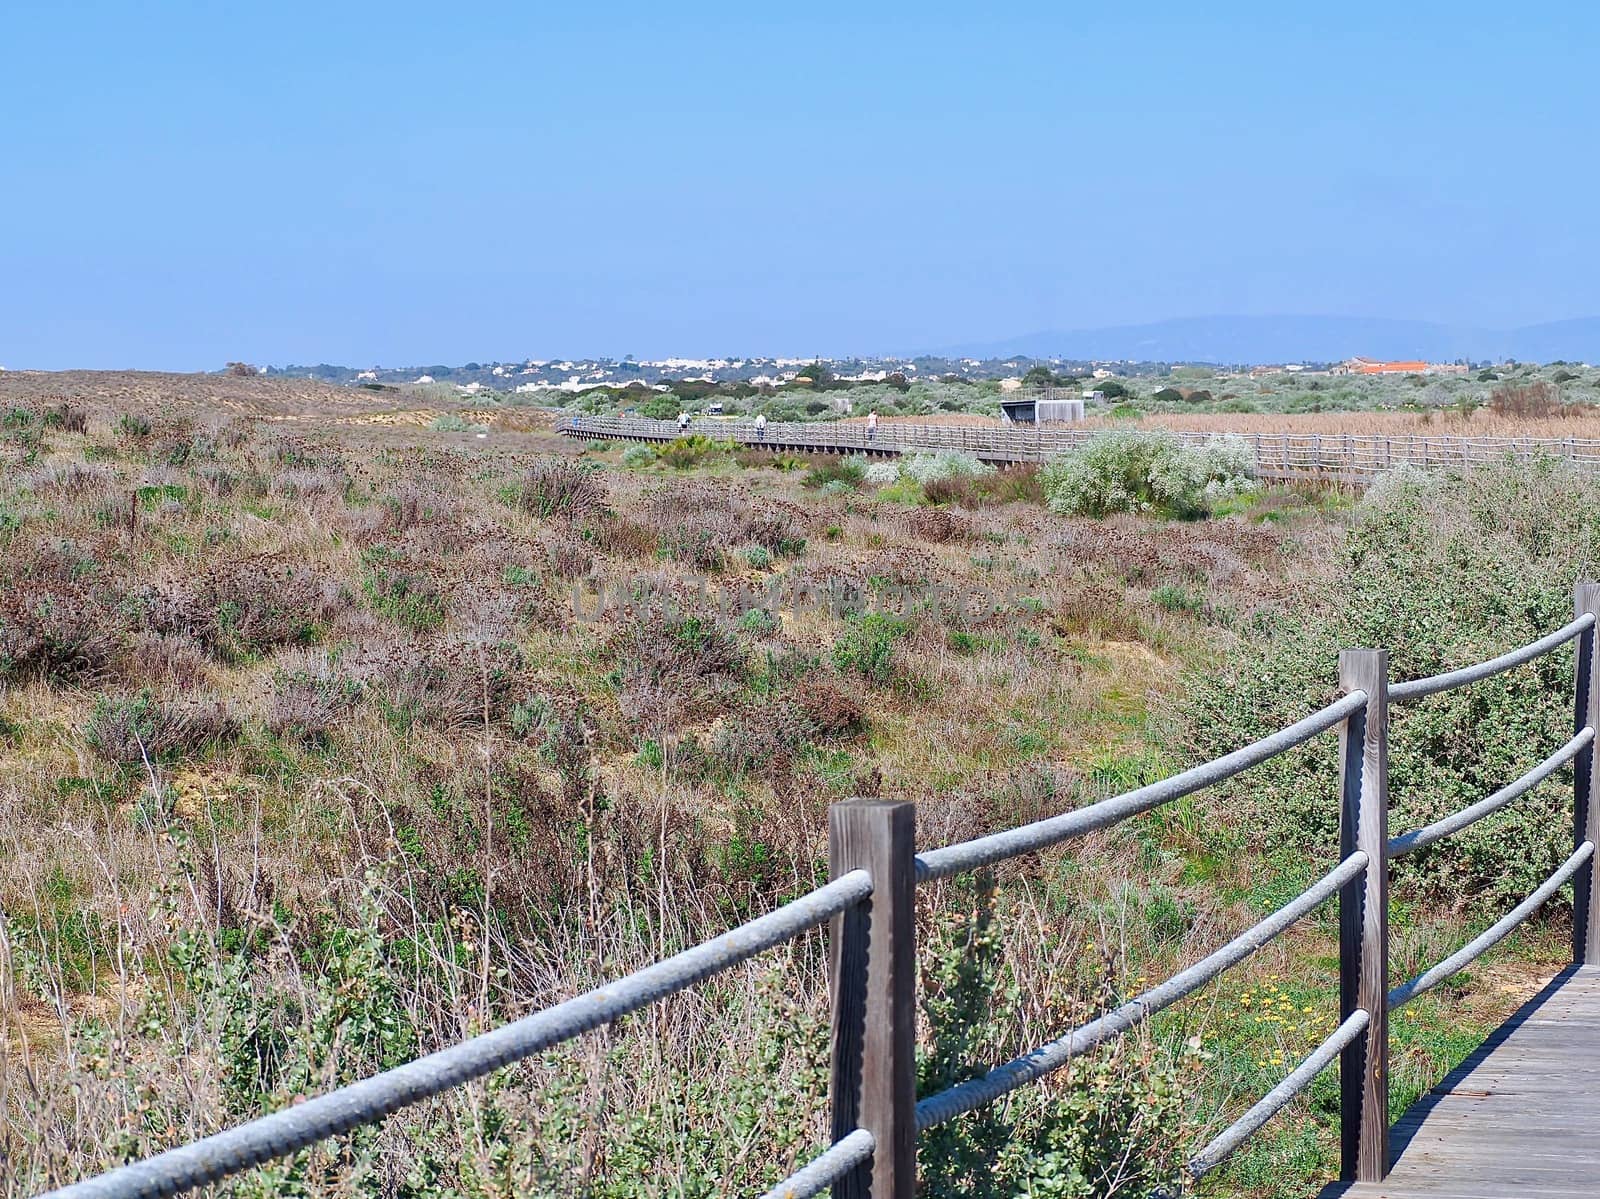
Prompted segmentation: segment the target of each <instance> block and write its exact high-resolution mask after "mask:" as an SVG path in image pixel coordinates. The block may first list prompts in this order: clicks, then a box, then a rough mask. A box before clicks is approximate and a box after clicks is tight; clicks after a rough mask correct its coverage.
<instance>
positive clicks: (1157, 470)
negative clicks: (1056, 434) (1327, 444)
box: [1042, 431, 1259, 516]
mask: <svg viewBox="0 0 1600 1199" xmlns="http://www.w3.org/2000/svg"><path fill="white" fill-rule="evenodd" d="M1255 469H1256V466H1255V458H1254V455H1253V453H1252V451H1251V449H1250V446H1249V444H1248V443H1247V442H1246V441H1245V440H1244V439H1243V438H1242V437H1237V436H1234V435H1225V436H1221V437H1211V438H1208V439H1207V440H1206V441H1205V442H1204V443H1202V444H1201V445H1198V446H1192V445H1185V444H1184V443H1183V442H1182V441H1180V440H1179V439H1178V438H1177V437H1174V436H1173V435H1172V434H1170V433H1165V432H1134V431H1127V432H1121V431H1119V432H1113V433H1099V434H1096V435H1095V436H1094V437H1092V438H1090V439H1089V441H1088V442H1086V443H1085V444H1084V445H1083V446H1082V447H1081V448H1079V449H1077V450H1074V451H1072V452H1071V453H1068V454H1066V455H1063V456H1062V457H1060V458H1058V459H1056V460H1055V461H1054V462H1052V463H1050V464H1049V465H1048V466H1046V467H1045V469H1044V472H1043V475H1042V484H1043V488H1044V493H1045V496H1046V501H1047V503H1048V504H1049V506H1050V510H1051V511H1052V512H1059V513H1062V514H1064V515H1079V516H1107V515H1110V514H1111V513H1113V512H1129V511H1133V512H1147V511H1159V512H1163V513H1166V514H1168V515H1173V516H1195V515H1199V514H1202V513H1204V512H1206V511H1208V510H1209V509H1210V508H1211V506H1212V505H1214V504H1216V503H1217V502H1219V501H1221V500H1223V499H1225V498H1227V497H1229V496H1234V495H1239V494H1241V493H1243V492H1246V491H1250V490H1253V489H1255V488H1256V487H1257V486H1259V484H1257V482H1256V480H1255Z"/></svg>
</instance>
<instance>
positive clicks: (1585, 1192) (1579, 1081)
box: [1323, 966, 1600, 1199]
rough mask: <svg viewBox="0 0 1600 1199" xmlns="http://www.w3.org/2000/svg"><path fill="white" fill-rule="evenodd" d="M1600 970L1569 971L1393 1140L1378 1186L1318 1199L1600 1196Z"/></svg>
mask: <svg viewBox="0 0 1600 1199" xmlns="http://www.w3.org/2000/svg"><path fill="white" fill-rule="evenodd" d="M1597 1125H1600V966H1582V967H1572V968H1570V969H1568V970H1566V971H1563V972H1562V973H1561V974H1559V975H1557V976H1556V978H1555V979H1553V980H1552V981H1551V983H1550V984H1549V985H1548V986H1546V987H1545V988H1544V990H1543V991H1541V992H1540V994H1539V995H1537V996H1536V997H1535V998H1534V999H1532V1000H1530V1001H1529V1002H1528V1003H1527V1004H1525V1005H1524V1006H1523V1008H1522V1009H1521V1010H1520V1011H1518V1012H1517V1013H1516V1014H1515V1015H1513V1016H1512V1017H1511V1018H1510V1019H1509V1020H1507V1021H1506V1023H1505V1025H1504V1026H1503V1027H1502V1028H1501V1029H1500V1030H1499V1031H1498V1032H1496V1033H1495V1035H1494V1036H1493V1037H1491V1038H1490V1039H1489V1041H1488V1042H1486V1043H1485V1045H1484V1046H1483V1047H1482V1048H1481V1049H1480V1050H1479V1051H1478V1052H1477V1053H1475V1054H1473V1055H1472V1057H1470V1058H1469V1059H1468V1060H1467V1061H1466V1062H1464V1063H1463V1064H1462V1065H1461V1067H1460V1068H1458V1069H1457V1070H1455V1071H1453V1072H1452V1073H1451V1075H1450V1077H1449V1078H1448V1079H1447V1080H1446V1081H1445V1082H1443V1083H1442V1084H1440V1086H1438V1087H1436V1088H1435V1089H1434V1090H1433V1091H1431V1092H1430V1093H1429V1094H1428V1095H1427V1096H1425V1097H1424V1098H1423V1099H1422V1100H1421V1101H1420V1102H1419V1103H1418V1104H1417V1105H1416V1106H1415V1107H1414V1108H1412V1109H1411V1111H1409V1112H1407V1113H1406V1114H1405V1115H1404V1116H1403V1117H1401V1119H1400V1120H1398V1121H1396V1123H1395V1125H1394V1127H1393V1128H1392V1129H1391V1130H1390V1152H1391V1155H1392V1160H1393V1171H1392V1173H1390V1175H1389V1176H1388V1178H1386V1179H1384V1180H1383V1181H1382V1182H1360V1183H1343V1182H1341V1183H1335V1184H1333V1185H1331V1186H1329V1187H1328V1188H1327V1189H1326V1190H1324V1191H1323V1195H1324V1199H1333V1197H1334V1196H1347V1197H1348V1199H1507V1197H1508V1196H1517V1197H1518V1199H1576V1197H1577V1196H1585V1197H1592V1196H1595V1195H1600V1139H1597V1138H1595V1137H1594V1135H1593V1132H1592V1130H1593V1129H1594V1128H1595V1127H1596V1126H1597Z"/></svg>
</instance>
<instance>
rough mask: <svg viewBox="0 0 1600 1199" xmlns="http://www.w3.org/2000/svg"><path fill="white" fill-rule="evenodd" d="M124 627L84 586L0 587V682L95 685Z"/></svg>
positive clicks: (32, 583)
mask: <svg viewBox="0 0 1600 1199" xmlns="http://www.w3.org/2000/svg"><path fill="white" fill-rule="evenodd" d="M121 633H122V622H121V620H120V619H119V618H118V615H117V612H116V611H115V609H114V607H113V606H112V603H111V600H110V598H109V597H106V596H104V595H102V594H101V593H100V592H99V591H97V590H93V589H90V588H87V587H85V586H83V585H82V584H69V583H56V582H44V581H42V580H37V579H25V580H22V581H20V582H15V583H8V584H7V585H6V586H5V587H3V588H0V679H3V678H6V677H26V676H29V675H33V676H37V677H39V678H45V679H53V680H59V681H68V682H84V683H88V682H94V681H95V680H97V679H99V678H101V677H102V676H104V675H105V673H106V672H107V671H108V670H109V669H110V667H111V665H112V663H113V660H114V659H115V658H116V657H117V655H118V653H119V651H120V647H121V643H122V638H121Z"/></svg>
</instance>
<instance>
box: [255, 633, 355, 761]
mask: <svg viewBox="0 0 1600 1199" xmlns="http://www.w3.org/2000/svg"><path fill="white" fill-rule="evenodd" d="M356 696H357V688H356V687H355V686H354V685H353V681H352V680H350V679H348V678H346V677H344V676H343V675H342V674H341V673H340V672H338V671H336V670H335V669H334V668H333V666H332V665H331V664H330V663H329V660H328V655H327V654H326V653H315V654H306V655H303V656H301V657H299V658H292V659H290V660H289V661H288V662H286V663H285V664H284V667H283V668H282V669H280V670H279V671H278V672H277V673H276V674H275V675H274V676H273V679H272V693H271V694H270V695H269V696H268V697H267V713H266V725H267V727H268V728H269V729H271V730H272V731H273V732H274V733H276V734H277V735H278V736H280V737H285V738H290V739H293V740H298V741H307V742H313V743H322V742H325V741H326V740H327V739H328V737H329V735H330V734H331V733H332V732H333V731H334V729H336V728H337V727H338V726H339V723H340V722H341V721H342V720H344V719H345V718H346V717H347V716H348V715H349V713H350V711H351V709H352V708H353V707H354V706H355V701H356Z"/></svg>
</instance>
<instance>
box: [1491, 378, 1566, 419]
mask: <svg viewBox="0 0 1600 1199" xmlns="http://www.w3.org/2000/svg"><path fill="white" fill-rule="evenodd" d="M1489 411H1491V412H1493V413H1494V414H1495V415H1496V416H1503V417H1509V418H1511V419H1513V420H1548V419H1549V418H1551V417H1553V416H1566V415H1568V414H1569V407H1568V405H1566V404H1564V403H1562V401H1561V389H1560V388H1558V387H1557V386H1555V384H1553V383H1549V382H1547V381H1546V380H1544V379H1535V380H1533V381H1532V382H1531V383H1502V384H1500V386H1498V387H1496V388H1495V389H1494V390H1493V391H1491V392H1490V393H1489Z"/></svg>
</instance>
